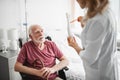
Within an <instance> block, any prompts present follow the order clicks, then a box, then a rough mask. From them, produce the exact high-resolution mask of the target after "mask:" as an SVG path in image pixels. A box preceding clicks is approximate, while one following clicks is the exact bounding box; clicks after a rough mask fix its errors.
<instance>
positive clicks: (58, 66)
mask: <svg viewBox="0 0 120 80" xmlns="http://www.w3.org/2000/svg"><path fill="white" fill-rule="evenodd" d="M59 61H60V62H59V63H58V64H56V65H55V66H53V67H52V68H53V69H54V70H55V72H56V71H59V70H61V69H63V68H64V67H66V66H67V65H68V63H69V62H68V60H67V58H66V57H65V56H62V57H61V58H60V59H59Z"/></svg>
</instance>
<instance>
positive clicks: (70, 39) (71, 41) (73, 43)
mask: <svg viewBox="0 0 120 80" xmlns="http://www.w3.org/2000/svg"><path fill="white" fill-rule="evenodd" d="M67 41H68V45H69V46H71V47H73V48H74V49H75V50H76V51H77V53H78V54H79V53H80V51H81V50H82V49H81V48H80V47H79V45H78V44H77V42H76V40H75V37H67Z"/></svg>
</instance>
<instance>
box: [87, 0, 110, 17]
mask: <svg viewBox="0 0 120 80" xmlns="http://www.w3.org/2000/svg"><path fill="white" fill-rule="evenodd" d="M108 4H109V1H108V0H86V5H87V6H86V7H87V9H88V11H87V14H86V16H87V18H92V17H94V16H95V15H96V14H97V13H100V14H102V13H103V12H104V11H105V10H106V8H107V7H108Z"/></svg>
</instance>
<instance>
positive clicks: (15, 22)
mask: <svg viewBox="0 0 120 80" xmlns="http://www.w3.org/2000/svg"><path fill="white" fill-rule="evenodd" d="M19 9H20V8H19V0H0V28H5V29H9V28H14V27H15V28H17V27H19V22H20V16H19V15H20V14H19Z"/></svg>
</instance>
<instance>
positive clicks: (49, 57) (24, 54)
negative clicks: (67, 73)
mask: <svg viewBox="0 0 120 80" xmlns="http://www.w3.org/2000/svg"><path fill="white" fill-rule="evenodd" d="M29 37H30V39H31V40H30V41H28V42H26V43H25V44H24V45H23V46H22V48H21V50H20V53H19V55H18V58H17V61H16V63H15V71H18V72H22V73H26V74H30V75H31V76H30V77H29V80H62V79H61V78H59V77H58V75H57V71H59V70H61V69H62V68H64V67H65V66H67V65H68V60H67V59H66V57H65V56H64V55H63V53H62V52H61V51H60V50H59V49H58V47H57V46H56V44H55V43H54V42H52V41H48V40H45V37H44V31H43V29H42V27H41V26H40V25H32V26H30V28H29ZM56 58H57V59H58V60H59V61H60V62H59V63H58V64H56Z"/></svg>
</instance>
